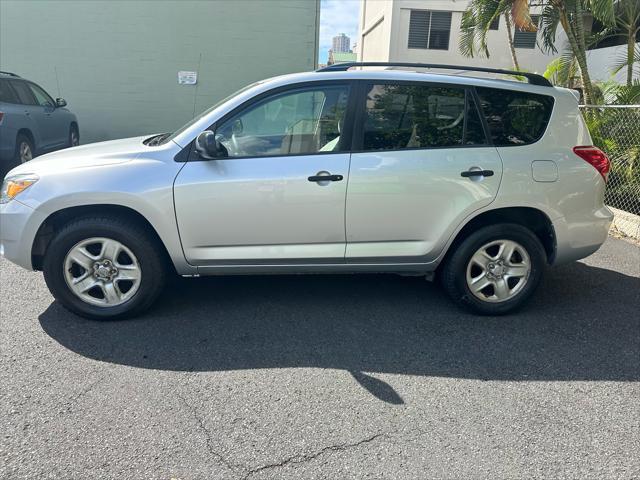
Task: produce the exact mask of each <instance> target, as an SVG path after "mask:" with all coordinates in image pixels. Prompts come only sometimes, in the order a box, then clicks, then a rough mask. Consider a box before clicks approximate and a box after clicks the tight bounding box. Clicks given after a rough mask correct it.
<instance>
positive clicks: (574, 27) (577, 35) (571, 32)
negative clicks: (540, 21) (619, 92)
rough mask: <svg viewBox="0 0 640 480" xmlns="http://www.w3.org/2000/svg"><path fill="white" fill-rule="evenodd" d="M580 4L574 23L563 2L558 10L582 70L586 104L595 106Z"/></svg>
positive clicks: (574, 15) (575, 11)
mask: <svg viewBox="0 0 640 480" xmlns="http://www.w3.org/2000/svg"><path fill="white" fill-rule="evenodd" d="M579 3H580V2H576V7H575V10H574V11H573V12H571V13H572V14H573V23H572V21H571V19H570V18H569V15H570V14H569V12H567V10H566V9H565V5H564V4H563V2H557V1H556V8H558V10H559V13H560V24H561V25H562V28H563V29H564V31H565V33H566V34H567V39H568V40H569V45H571V50H572V51H573V54H574V55H575V57H576V62H577V63H578V67H579V68H580V81H581V82H582V92H583V96H584V103H586V104H587V105H593V101H594V95H593V85H592V84H591V76H590V75H589V67H588V65H587V53H586V49H585V48H584V46H585V45H586V40H585V38H584V26H583V25H582V23H578V22H582V21H583V18H582V8H581V6H579V5H578V4H579ZM581 34H582V35H581Z"/></svg>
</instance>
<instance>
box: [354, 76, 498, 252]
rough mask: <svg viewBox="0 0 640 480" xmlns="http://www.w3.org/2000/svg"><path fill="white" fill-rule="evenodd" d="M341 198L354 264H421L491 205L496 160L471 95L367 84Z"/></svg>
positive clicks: (424, 86)
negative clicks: (344, 195) (343, 198)
mask: <svg viewBox="0 0 640 480" xmlns="http://www.w3.org/2000/svg"><path fill="white" fill-rule="evenodd" d="M364 92H365V93H364V95H363V98H361V99H360V102H359V106H360V113H359V115H358V121H357V124H356V128H355V131H354V153H353V154H352V156H351V167H350V173H349V184H348V190H347V206H346V225H347V249H346V258H347V261H348V262H350V263H366V262H371V261H373V262H393V263H414V262H417V263H423V262H429V261H432V260H434V259H435V258H437V256H438V255H439V254H440V252H441V251H442V249H443V248H444V246H445V244H446V242H447V240H448V238H449V237H450V236H451V234H452V233H453V231H454V230H455V228H456V227H457V226H458V225H459V224H460V223H461V222H462V221H463V220H464V218H465V217H467V216H468V215H469V214H471V213H472V212H473V211H475V210H477V209H479V208H482V207H484V206H486V205H488V204H489V203H491V202H492V201H493V199H494V198H495V196H496V194H497V192H498V187H499V185H500V179H501V176H502V162H501V160H500V157H499V155H498V153H497V151H496V149H495V148H494V147H493V146H492V145H490V144H489V141H488V138H487V134H486V131H487V129H486V124H485V122H484V120H483V119H482V117H481V116H480V114H479V111H478V109H477V106H476V105H477V101H476V96H475V92H474V91H473V90H472V89H470V88H465V87H464V86H456V85H446V84H445V85H441V84H430V83H425V82H419V83H418V82H411V83H409V82H406V83H405V82H400V83H386V82H374V83H367V84H366V85H365V86H364Z"/></svg>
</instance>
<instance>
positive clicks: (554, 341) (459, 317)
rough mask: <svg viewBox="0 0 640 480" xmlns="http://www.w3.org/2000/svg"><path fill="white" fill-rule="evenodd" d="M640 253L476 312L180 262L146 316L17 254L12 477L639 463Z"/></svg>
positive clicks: (8, 318)
mask: <svg viewBox="0 0 640 480" xmlns="http://www.w3.org/2000/svg"><path fill="white" fill-rule="evenodd" d="M639 381H640V248H639V247H638V246H636V245H633V244H631V243H629V242H626V241H624V240H619V239H614V238H611V239H609V240H608V241H607V243H606V244H605V245H604V246H603V247H602V249H601V250H600V251H599V252H597V253H596V254H595V255H593V256H591V257H589V258H588V259H586V260H584V261H581V262H578V263H574V264H571V265H565V266H561V267H558V268H555V269H551V270H550V271H549V272H548V274H547V275H546V277H545V280H544V282H543V284H542V285H541V287H540V289H539V290H538V292H537V294H536V295H535V297H534V298H533V301H532V302H530V304H529V305H528V306H527V307H526V308H525V309H524V310H522V311H521V312H520V313H518V314H515V315H511V316H507V317H501V318H482V317H475V316H472V315H469V314H467V313H465V312H463V311H461V310H459V309H458V308H457V307H456V306H455V305H453V304H451V303H450V302H449V300H448V299H447V298H446V297H445V296H444V293H443V291H442V290H441V288H440V287H439V286H437V285H435V284H431V283H429V282H426V281H425V280H423V279H420V278H415V277H399V276H392V275H359V276H348V275H344V276H335V275H331V276H278V277H267V276H253V277H227V278H202V279H177V280H176V281H174V282H172V283H171V285H170V287H169V288H168V289H167V291H166V293H165V294H164V295H163V297H162V299H161V301H160V302H159V303H158V304H157V305H156V306H155V307H154V308H153V309H152V310H151V311H150V312H149V313H147V314H146V315H144V316H143V317H141V318H139V319H135V320H126V321H119V322H110V323H101V322H94V321H87V320H84V319H81V318H79V317H76V316H74V315H73V314H70V313H68V312H67V311H66V310H64V309H63V308H62V307H61V306H60V305H59V304H57V303H56V302H53V300H52V297H51V296H50V294H49V292H48V290H47V289H46V286H45V284H44V281H43V279H42V274H41V273H37V272H26V271H24V270H21V269H19V268H18V267H15V266H14V265H12V264H10V263H8V262H7V261H5V260H4V259H0V478H1V479H3V480H4V479H9V480H13V479H38V480H39V479H49V478H51V479H54V478H55V479H65V480H66V479H126V480H135V479H163V480H169V479H180V480H192V479H197V480H200V479H203V480H204V479H207V480H208V479H216V478H224V479H265V478H273V479H315V478H326V479H344V478H390V479H403V478H416V479H417V478H420V479H423V478H456V479H457V478H473V479H475V478H492V479H493V478H523V477H547V478H559V477H564V478H580V479H583V478H594V479H595V478H597V479H602V478H638V477H640V400H639V399H640V388H639Z"/></svg>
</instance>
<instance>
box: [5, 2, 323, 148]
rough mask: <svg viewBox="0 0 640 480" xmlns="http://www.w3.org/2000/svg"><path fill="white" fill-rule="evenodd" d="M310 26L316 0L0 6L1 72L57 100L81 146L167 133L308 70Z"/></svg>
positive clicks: (312, 60)
mask: <svg viewBox="0 0 640 480" xmlns="http://www.w3.org/2000/svg"><path fill="white" fill-rule="evenodd" d="M318 27H319V0H304V1H300V0H269V1H264V0H242V1H237V0H235V1H234V0H217V1H203V0H200V1H173V0H165V1H154V2H151V1H114V0H112V1H103V0H92V1H74V0H70V1H69V0H49V1H16V0H1V1H0V70H7V71H10V72H15V73H17V74H19V75H21V76H24V77H26V78H28V79H30V80H33V81H35V82H36V83H39V84H40V85H42V86H43V87H44V88H45V89H46V90H47V91H49V93H51V94H52V95H53V96H62V97H64V98H66V100H67V101H68V102H69V108H70V109H71V110H73V111H74V112H75V113H76V114H77V115H78V119H79V123H80V136H81V139H82V142H83V143H86V142H91V141H98V140H105V139H112V138H120V137H126V136H132V135H142V134H147V133H154V132H163V131H171V130H175V129H176V128H178V127H179V126H180V125H182V124H184V123H185V122H187V121H188V120H189V119H190V118H192V117H193V116H194V115H196V114H198V113H199V112H201V111H202V110H204V109H206V108H208V107H209V106H210V105H212V104H214V103H215V102H216V101H217V100H219V99H221V98H223V97H225V96H227V95H228V94H230V93H232V92H234V91H236V90H237V89H239V88H240V87H242V86H244V85H246V84H248V83H251V82H254V81H256V80H259V79H263V78H266V77H269V76H274V75H279V74H284V73H290V72H295V71H305V70H312V69H313V68H315V65H316V63H317V51H318V45H317V44H318ZM283 46H286V48H283ZM179 70H189V71H198V84H197V85H195V86H186V85H178V81H177V72H178V71H179Z"/></svg>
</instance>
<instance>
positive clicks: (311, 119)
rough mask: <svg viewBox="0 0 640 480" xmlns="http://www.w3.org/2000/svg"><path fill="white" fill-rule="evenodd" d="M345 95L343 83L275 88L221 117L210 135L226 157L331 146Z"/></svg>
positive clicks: (341, 121) (312, 150) (333, 147)
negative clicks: (272, 93) (271, 93)
mask: <svg viewBox="0 0 640 480" xmlns="http://www.w3.org/2000/svg"><path fill="white" fill-rule="evenodd" d="M348 97H349V87H348V86H343V85H340V86H324V87H310V88H304V89H297V90H294V91H289V92H285V93H281V94H277V95H275V96H272V97H269V98H267V99H265V100H262V101H260V102H258V103H257V104H254V105H252V106H250V107H249V108H248V109H245V110H243V111H242V112H240V113H239V114H237V115H234V116H233V117H231V118H229V119H228V120H226V121H224V122H223V123H222V124H221V125H220V126H219V127H218V128H217V129H216V136H217V137H218V139H219V140H220V142H221V143H222V145H223V147H224V148H225V149H226V151H227V155H228V156H229V157H264V156H278V155H305V154H311V153H318V152H337V151H339V148H340V133H341V131H342V128H343V124H344V116H345V113H346V109H347V100H348Z"/></svg>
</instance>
